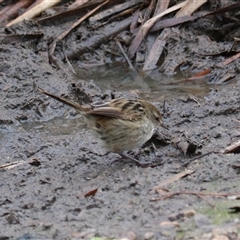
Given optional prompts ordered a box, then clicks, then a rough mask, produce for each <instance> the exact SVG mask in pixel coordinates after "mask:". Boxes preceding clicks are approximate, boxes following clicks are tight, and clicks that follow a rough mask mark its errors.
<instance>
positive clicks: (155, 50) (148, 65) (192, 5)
mask: <svg viewBox="0 0 240 240" xmlns="http://www.w3.org/2000/svg"><path fill="white" fill-rule="evenodd" d="M206 1H207V0H202V1H198V2H196V1H188V3H187V4H185V5H184V6H183V7H182V8H181V9H180V10H179V11H178V13H177V14H176V16H175V17H176V18H178V17H183V16H186V15H191V14H192V13H193V12H194V11H195V10H196V9H197V8H199V7H200V6H201V5H203V4H204V3H205V2H206ZM169 34H170V29H168V28H165V29H164V30H163V31H162V33H160V34H159V36H158V38H157V39H156V41H155V43H154V44H153V47H152V49H151V51H150V52H149V55H148V57H147V59H146V61H145V63H144V66H143V71H147V70H152V69H154V68H157V66H156V64H157V61H158V60H159V57H160V56H161V55H162V51H163V49H164V47H165V45H166V41H165V39H166V38H167V37H168V35H169Z"/></svg>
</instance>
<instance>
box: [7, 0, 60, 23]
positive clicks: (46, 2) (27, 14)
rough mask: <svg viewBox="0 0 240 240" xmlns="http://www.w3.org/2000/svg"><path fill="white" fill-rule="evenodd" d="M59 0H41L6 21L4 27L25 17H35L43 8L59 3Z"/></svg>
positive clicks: (25, 18)
mask: <svg viewBox="0 0 240 240" xmlns="http://www.w3.org/2000/svg"><path fill="white" fill-rule="evenodd" d="M60 1H61V0H54V1H53V0H52V1H49V0H43V1H42V2H40V3H39V4H38V5H36V6H34V7H33V8H31V9H29V10H28V11H27V12H25V13H23V14H22V15H21V16H19V17H18V18H16V19H14V20H13V21H11V22H10V23H8V24H7V25H6V27H10V26H12V25H14V24H16V23H19V22H21V21H23V20H27V19H31V18H33V17H35V16H36V15H38V14H39V13H41V12H43V11H44V10H46V9H48V8H50V7H52V6H54V5H56V4H57V3H59V2H60Z"/></svg>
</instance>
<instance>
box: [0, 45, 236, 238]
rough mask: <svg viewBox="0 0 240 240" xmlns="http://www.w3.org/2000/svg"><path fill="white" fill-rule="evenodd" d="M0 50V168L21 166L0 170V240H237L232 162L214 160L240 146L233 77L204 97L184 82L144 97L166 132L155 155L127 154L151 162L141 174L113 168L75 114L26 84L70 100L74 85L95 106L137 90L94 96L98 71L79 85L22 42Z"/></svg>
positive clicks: (145, 150)
mask: <svg viewBox="0 0 240 240" xmlns="http://www.w3.org/2000/svg"><path fill="white" fill-rule="evenodd" d="M183 44H184V42H183ZM182 48H183V47H181V49H182ZM0 51H1V56H0V58H1V64H0V69H1V71H0V72H1V75H0V79H1V80H0V89H1V92H0V95H1V99H0V101H1V104H0V141H1V143H0V144H1V149H0V151H1V161H0V162H1V166H3V165H4V164H8V163H14V162H18V161H20V162H19V165H13V166H12V168H11V166H10V167H8V168H6V167H4V168H1V169H0V206H1V208H0V239H19V240H20V239H21V240H23V239H90V238H93V237H101V238H104V237H105V238H107V239H109V238H117V239H119V238H121V237H124V236H125V237H128V239H215V240H218V239H224V240H225V239H237V238H238V239H239V238H240V228H239V225H240V224H239V221H240V218H239V212H236V213H230V211H231V210H230V209H229V208H230V207H238V209H239V206H240V203H239V199H238V200H237V199H235V198H234V197H229V198H227V197H224V196H222V197H221V196H220V195H219V194H229V195H231V196H232V195H233V196H236V195H240V177H239V154H223V153H220V152H221V151H223V150H224V149H225V148H226V147H227V146H228V145H230V144H231V143H234V142H236V141H238V140H239V138H240V113H239V111H240V94H239V92H240V91H239V89H240V81H239V79H238V77H235V79H234V80H233V81H232V82H231V83H228V84H225V85H208V84H206V83H200V84H199V85H198V84H195V85H194V87H195V88H196V89H198V87H200V89H204V93H203V92H202V91H201V92H199V91H196V92H194V91H193V93H192V92H191V93H189V91H186V84H184V89H185V90H184V91H182V92H181V86H179V85H176V87H175V88H173V87H172V88H171V89H166V91H164V90H163V87H161V90H162V92H161V93H159V92H158V91H157V90H155V91H153V89H154V87H151V89H152V93H151V92H147V93H145V94H142V95H141V96H143V97H144V96H145V97H146V98H147V99H148V100H149V99H150V100H151V101H152V102H154V103H155V105H156V106H157V107H158V108H159V109H160V110H161V111H162V112H163V117H164V123H165V124H166V125H167V126H168V127H169V130H166V129H161V128H159V129H158V131H157V132H158V133H156V135H155V136H154V138H153V139H152V142H154V146H155V148H154V147H153V144H152V143H151V141H150V142H149V143H147V144H146V145H145V146H143V147H142V148H141V149H136V150H134V151H133V152H132V153H130V154H132V155H133V156H135V157H136V158H138V159H139V160H141V161H143V162H154V163H157V164H156V165H157V166H155V167H148V168H141V167H138V166H136V165H135V164H133V163H123V162H115V163H113V164H111V162H112V161H114V160H117V159H119V156H118V155H117V154H114V153H106V151H105V150H104V149H102V148H101V147H100V146H99V145H98V144H97V141H96V139H95V138H94V137H93V136H92V135H91V132H90V131H89V130H88V129H86V128H85V125H84V123H83V122H82V118H81V116H80V115H79V114H77V113H76V112H75V111H74V110H72V109H70V108H69V107H66V106H63V105H62V104H59V103H57V102H56V101H54V100H52V99H49V98H47V97H46V96H42V95H41V94H37V93H35V92H34V91H33V80H34V81H35V82H36V83H37V84H38V85H39V86H41V87H43V88H45V89H46V90H48V91H51V92H53V93H56V94H59V95H60V94H65V95H68V96H69V97H72V98H74V96H75V95H74V89H76V86H77V88H81V89H83V90H84V91H85V92H87V94H88V95H90V96H91V98H92V100H93V101H98V100H105V99H110V98H111V97H121V96H128V97H129V96H132V97H134V98H135V97H136V96H137V94H140V91H139V89H138V90H137V91H134V90H132V91H126V89H127V88H128V87H126V89H125V91H121V89H120V90H119V88H118V87H116V86H115V88H114V86H113V89H104V88H101V87H99V84H98V83H97V80H98V79H97V73H96V77H95V78H92V79H89V78H88V79H79V77H76V76H74V75H73V74H71V73H70V72H69V71H68V69H67V64H66V69H67V70H66V71H64V70H63V69H62V70H61V69H60V70H57V69H56V68H54V67H52V66H51V65H49V63H48V61H47V60H46V55H41V54H40V53H39V52H35V51H33V50H32V48H31V47H29V46H28V45H26V44H24V43H21V44H6V43H5V44H1V46H0ZM237 61H238V60H237ZM111 70H112V69H111V68H108V69H107V71H111ZM99 75H101V74H100V73H99ZM159 79H160V78H159ZM168 79H169V78H168ZM109 81H111V80H109ZM159 82H160V80H158V82H157V85H158V83H159ZM73 83H74V84H73ZM160 83H161V82H160ZM73 85H75V88H74V87H73ZM123 85H124V84H123ZM182 87H183V86H182ZM178 88H179V90H177V89H178ZM113 90H114V92H113ZM177 93H178V94H177ZM179 93H180V94H179ZM164 100H165V104H164ZM182 142H185V143H186V142H188V143H191V144H193V145H194V146H196V147H197V149H196V151H195V153H194V154H188V152H187V153H186V154H184V153H183V151H182V150H181V149H179V147H178V146H179V143H182ZM211 151H214V152H215V153H212V154H209V155H207V156H204V157H202V158H199V159H196V160H195V161H191V162H190V160H191V159H192V158H194V157H196V156H199V154H205V153H209V152H211ZM186 162H189V164H185V163H186ZM184 164H185V165H184ZM186 171H187V172H186ZM182 173H185V174H183V177H180V176H179V175H178V174H182ZM92 190H97V192H96V193H95V194H93V193H91V191H92ZM177 192H178V193H179V194H178V195H174V196H169V197H168V198H166V199H158V201H153V199H155V200H156V198H159V197H162V196H165V195H166V194H170V193H177ZM184 192H185V193H193V192H194V193H196V194H195V195H191V194H183V193H184ZM200 192H203V193H212V194H213V195H212V196H207V195H206V196H205V195H204V196H202V195H201V196H197V193H200ZM181 193H182V194H181ZM214 194H215V196H214ZM88 195H89V196H88Z"/></svg>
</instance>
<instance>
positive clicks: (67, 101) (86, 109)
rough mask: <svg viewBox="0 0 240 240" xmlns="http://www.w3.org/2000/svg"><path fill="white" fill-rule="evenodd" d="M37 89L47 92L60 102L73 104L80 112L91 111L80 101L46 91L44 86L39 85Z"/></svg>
mask: <svg viewBox="0 0 240 240" xmlns="http://www.w3.org/2000/svg"><path fill="white" fill-rule="evenodd" d="M37 90H38V91H39V92H41V93H44V94H46V95H47V96H49V97H52V98H54V99H56V100H57V101H59V102H62V103H64V104H67V105H69V106H71V107H73V108H75V109H77V110H79V111H80V112H87V111H89V109H88V108H85V107H83V106H81V105H80V104H78V103H75V102H72V101H70V100H68V99H66V98H63V97H59V96H57V95H55V94H52V93H49V92H47V91H45V90H44V89H42V88H39V87H37Z"/></svg>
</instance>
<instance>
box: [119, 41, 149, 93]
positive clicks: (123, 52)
mask: <svg viewBox="0 0 240 240" xmlns="http://www.w3.org/2000/svg"><path fill="white" fill-rule="evenodd" d="M116 43H117V45H118V47H119V48H120V50H121V52H122V54H123V56H124V57H125V59H126V61H127V62H128V65H129V67H130V68H131V69H132V75H133V78H134V80H135V81H137V82H138V83H139V84H140V85H141V87H142V90H145V91H149V90H150V89H149V87H148V85H147V84H146V82H145V81H144V80H143V79H142V78H141V77H140V76H139V74H138V72H137V70H136V69H135V68H134V67H133V65H132V63H131V60H130V59H129V57H128V55H127V54H126V52H125V51H124V49H123V47H122V44H121V43H120V42H119V41H118V40H116Z"/></svg>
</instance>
